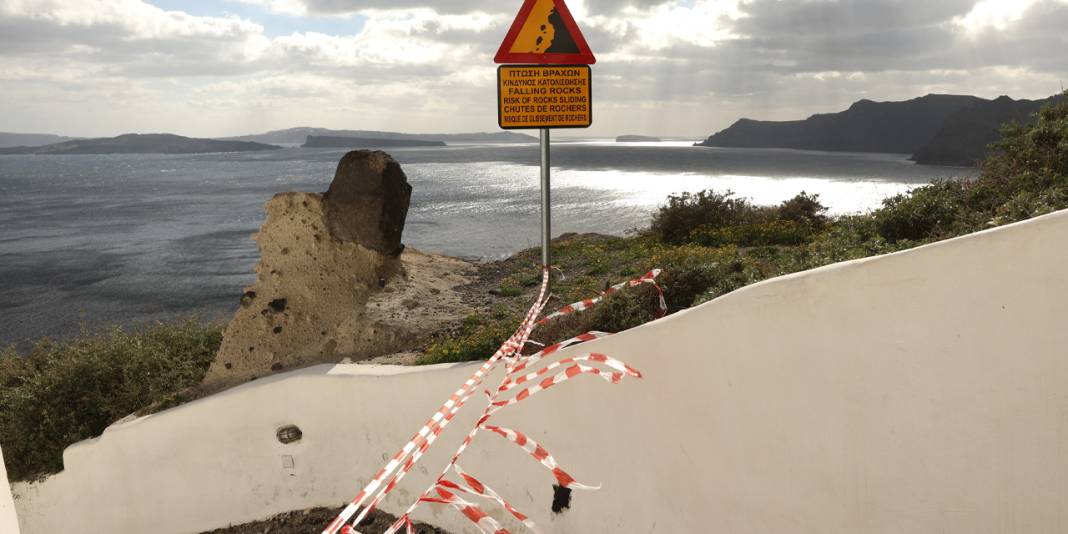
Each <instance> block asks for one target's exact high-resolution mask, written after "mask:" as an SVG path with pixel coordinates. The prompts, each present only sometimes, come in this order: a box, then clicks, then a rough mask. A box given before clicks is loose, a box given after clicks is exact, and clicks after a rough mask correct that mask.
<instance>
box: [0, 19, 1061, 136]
mask: <svg viewBox="0 0 1068 534" xmlns="http://www.w3.org/2000/svg"><path fill="white" fill-rule="evenodd" d="M231 1H240V2H244V3H253V4H259V5H262V6H264V7H266V8H268V9H271V10H273V11H275V12H284V13H289V14H291V15H296V16H305V15H306V16H316V17H320V16H336V17H352V16H354V14H357V13H358V14H359V17H360V19H361V24H360V26H359V27H360V30H359V31H358V32H355V33H349V34H341V35H332V34H328V33H322V32H292V33H289V34H283V35H277V36H268V35H267V33H266V31H265V29H264V27H263V26H262V25H261V24H259V23H258V22H256V20H254V19H255V17H252V18H253V20H250V19H249V18H240V17H232V16H214V17H210V16H195V15H191V14H188V13H185V12H182V11H168V10H164V9H160V8H158V7H155V6H153V5H151V4H149V3H146V1H144V0H0V96H2V97H3V98H0V117H4V121H3V122H4V126H5V129H20V130H52V131H55V132H57V133H64V134H75V135H103V134H115V133H120V132H122V131H135V130H139V131H153V130H173V131H177V132H179V133H188V134H196V135H223V134H239V133H247V132H248V131H252V130H258V129H271V128H282V127H289V126H294V125H313V126H326V127H339V128H341V127H344V128H354V129H359V128H364V129H390V130H407V131H457V130H492V129H494V128H495V125H496V117H495V111H494V105H493V103H494V93H495V88H494V76H495V75H494V68H495V66H494V65H493V63H492V59H491V58H492V54H493V52H495V51H496V48H497V46H498V45H499V43H500V40H501V39H502V38H503V36H504V33H505V31H506V29H507V26H508V24H509V23H510V22H511V19H512V17H513V16H514V15H515V13H514V11H513V9H515V8H518V6H519V2H518V0H516V1H515V2H496V3H493V4H490V3H487V2H485V1H484V0H434V1H430V0H231ZM569 5H570V6H571V8H572V12H573V14H575V16H576V18H577V19H578V22H579V25H580V26H581V27H582V29H583V31H584V33H585V34H586V37H587V39H588V40H589V42H590V44H591V46H592V47H593V48H594V52H595V53H596V54H597V55H598V59H599V62H598V64H597V66H595V68H594V69H595V75H596V76H597V85H596V87H597V94H596V96H595V102H596V105H597V106H598V111H597V113H596V115H597V122H596V124H595V129H594V130H592V131H591V132H590V133H591V134H605V135H614V134H616V133H618V132H619V131H623V130H627V131H630V130H634V129H641V130H645V131H649V132H650V133H661V134H665V135H670V134H680V133H689V134H694V135H707V134H708V133H710V132H711V131H712V130H715V129H717V128H719V127H722V126H725V125H726V124H728V123H730V122H732V121H733V120H734V119H736V118H738V117H739V116H743V115H744V116H752V117H756V118H796V117H803V116H806V115H808V114H811V113H814V112H818V111H831V110H834V109H840V108H845V107H847V106H848V105H849V104H850V103H851V102H852V101H854V100H856V99H859V98H873V99H882V100H885V99H901V98H911V97H915V96H919V95H921V94H924V93H926V92H953V93H978V94H981V95H983V96H997V95H998V94H1003V93H1006V94H1010V95H1012V96H1015V97H1042V96H1048V95H1050V94H1052V93H1054V92H1056V91H1057V88H1058V87H1059V84H1058V80H1059V79H1061V78H1065V79H1068V58H1066V57H1065V55H1064V54H1063V50H1065V49H1068V35H1066V32H1064V31H1063V28H1064V27H1065V24H1068V0H1016V1H1013V2H1004V1H995V0H983V1H978V2H977V1H976V0H939V1H936V2H932V1H931V0H810V1H803V2H802V1H796V0H571V1H569ZM969 35H971V36H973V37H979V38H971V37H968V36H969Z"/></svg>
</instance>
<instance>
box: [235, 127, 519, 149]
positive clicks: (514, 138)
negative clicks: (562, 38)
mask: <svg viewBox="0 0 1068 534" xmlns="http://www.w3.org/2000/svg"><path fill="white" fill-rule="evenodd" d="M309 136H315V137H349V138H362V139H390V140H404V139H407V140H417V141H443V142H446V143H536V142H538V139H537V138H536V137H531V136H529V135H526V134H521V133H516V132H493V133H459V134H405V133H397V132H379V131H372V130H330V129H327V128H307V127H302V128H289V129H287V130H275V131H271V132H267V133H263V134H257V135H244V136H240V137H226V138H222V140H223V141H250V142H257V143H270V144H275V145H291V146H300V145H303V144H305V143H306V142H307V139H308V137H309ZM379 146H383V145H379Z"/></svg>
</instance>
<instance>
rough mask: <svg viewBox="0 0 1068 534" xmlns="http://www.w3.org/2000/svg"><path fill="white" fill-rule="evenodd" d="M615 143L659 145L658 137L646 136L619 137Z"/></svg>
mask: <svg viewBox="0 0 1068 534" xmlns="http://www.w3.org/2000/svg"><path fill="white" fill-rule="evenodd" d="M616 142H617V143H659V142H660V138H659V137H649V136H647V135H621V136H619V137H617V138H616Z"/></svg>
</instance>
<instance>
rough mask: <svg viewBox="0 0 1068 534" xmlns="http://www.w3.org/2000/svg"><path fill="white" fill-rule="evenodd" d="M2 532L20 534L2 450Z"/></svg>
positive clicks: (0, 506)
mask: <svg viewBox="0 0 1068 534" xmlns="http://www.w3.org/2000/svg"><path fill="white" fill-rule="evenodd" d="M0 483H3V487H2V488H0V532H3V533H5V534H19V520H18V518H17V517H15V503H14V501H12V500H11V486H10V485H8V483H7V466H6V465H4V451H3V450H0Z"/></svg>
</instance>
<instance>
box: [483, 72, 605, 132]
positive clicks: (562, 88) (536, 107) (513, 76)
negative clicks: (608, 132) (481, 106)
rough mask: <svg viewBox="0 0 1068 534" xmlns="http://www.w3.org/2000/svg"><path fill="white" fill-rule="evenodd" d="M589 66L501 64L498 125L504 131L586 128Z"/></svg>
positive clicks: (590, 121) (590, 112)
mask: <svg viewBox="0 0 1068 534" xmlns="http://www.w3.org/2000/svg"><path fill="white" fill-rule="evenodd" d="M591 81H592V77H591V76H590V67H589V66H588V65H503V66H501V67H499V68H498V69H497V122H498V123H499V124H500V127H501V128H502V129H504V130H522V129H536V128H589V127H590V125H591V124H593V102H592V96H591V95H592V94H593V92H592V88H591V87H590V85H591Z"/></svg>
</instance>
